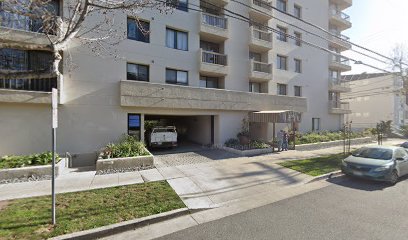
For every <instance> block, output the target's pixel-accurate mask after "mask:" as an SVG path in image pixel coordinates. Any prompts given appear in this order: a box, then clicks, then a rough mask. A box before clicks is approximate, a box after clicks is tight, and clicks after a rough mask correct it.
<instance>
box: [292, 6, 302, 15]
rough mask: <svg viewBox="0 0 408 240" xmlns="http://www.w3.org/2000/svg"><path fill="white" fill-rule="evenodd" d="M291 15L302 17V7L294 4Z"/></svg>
mask: <svg viewBox="0 0 408 240" xmlns="http://www.w3.org/2000/svg"><path fill="white" fill-rule="evenodd" d="M293 15H294V16H295V17H297V18H302V7H301V6H299V5H296V4H295V6H294V8H293Z"/></svg>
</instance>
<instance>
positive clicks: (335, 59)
mask: <svg viewBox="0 0 408 240" xmlns="http://www.w3.org/2000/svg"><path fill="white" fill-rule="evenodd" d="M329 56H330V57H329V67H330V68H331V69H333V70H338V71H342V72H347V71H351V66H350V60H349V59H348V58H345V57H341V56H337V55H334V54H330V55H329Z"/></svg>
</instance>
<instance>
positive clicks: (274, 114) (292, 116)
mask: <svg viewBox="0 0 408 240" xmlns="http://www.w3.org/2000/svg"><path fill="white" fill-rule="evenodd" d="M301 120H302V114H301V113H299V112H294V111H290V110H277V111H259V112H252V113H249V122H258V123H293V122H295V123H300V122H301Z"/></svg>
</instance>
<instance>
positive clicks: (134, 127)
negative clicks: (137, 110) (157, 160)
mask: <svg viewBox="0 0 408 240" xmlns="http://www.w3.org/2000/svg"><path fill="white" fill-rule="evenodd" d="M140 125H141V118H140V114H134V113H129V114H128V135H130V136H134V137H135V138H136V140H138V141H140V133H141V132H140Z"/></svg>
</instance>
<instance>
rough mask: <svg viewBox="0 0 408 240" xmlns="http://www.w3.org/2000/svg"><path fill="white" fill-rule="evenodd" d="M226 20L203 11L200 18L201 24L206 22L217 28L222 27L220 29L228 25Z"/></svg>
mask: <svg viewBox="0 0 408 240" xmlns="http://www.w3.org/2000/svg"><path fill="white" fill-rule="evenodd" d="M227 21H228V20H227V19H226V18H224V17H220V16H217V15H212V14H209V13H203V14H202V18H201V23H202V24H207V25H210V26H213V27H217V28H222V29H227V26H228V24H227V23H228V22H227Z"/></svg>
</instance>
